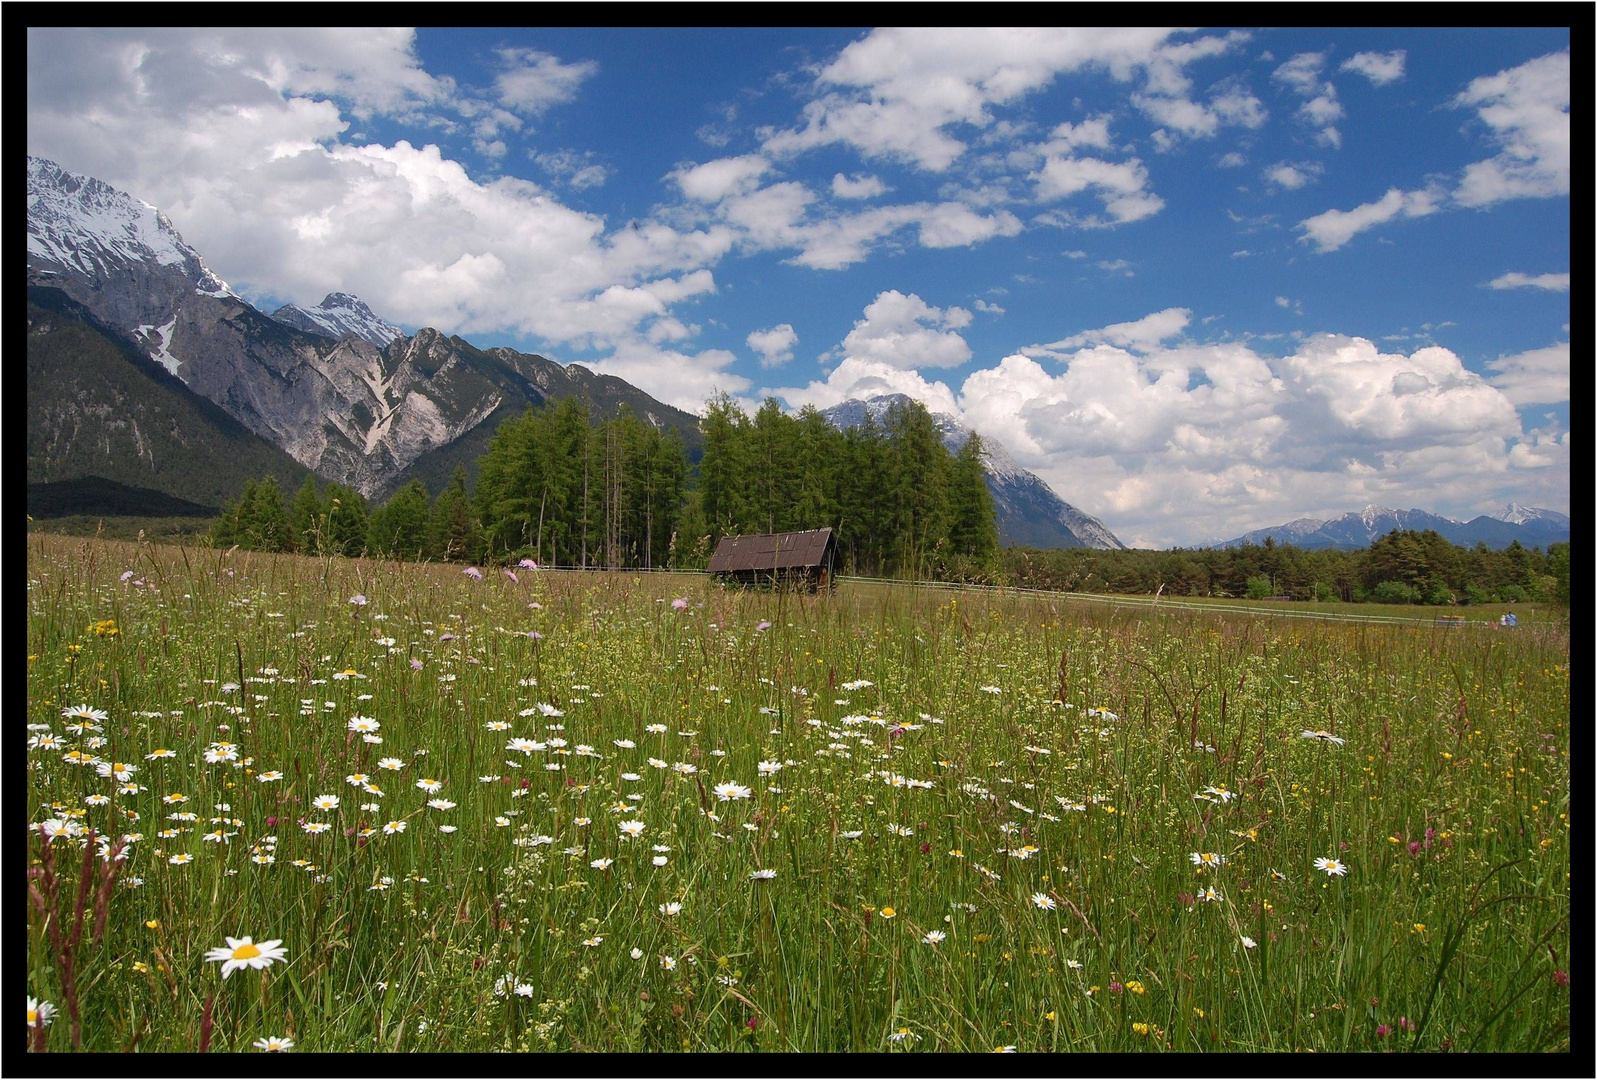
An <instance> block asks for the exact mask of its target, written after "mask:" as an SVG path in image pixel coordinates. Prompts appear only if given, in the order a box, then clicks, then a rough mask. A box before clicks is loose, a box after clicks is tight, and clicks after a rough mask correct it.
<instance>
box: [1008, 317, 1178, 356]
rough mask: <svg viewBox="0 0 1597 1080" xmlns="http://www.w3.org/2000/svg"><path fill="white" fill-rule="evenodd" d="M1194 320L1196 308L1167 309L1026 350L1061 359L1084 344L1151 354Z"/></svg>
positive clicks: (1030, 352) (1028, 352) (1032, 346)
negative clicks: (1114, 346)
mask: <svg viewBox="0 0 1597 1080" xmlns="http://www.w3.org/2000/svg"><path fill="white" fill-rule="evenodd" d="M1191 321H1192V309H1190V308H1165V309H1164V310H1163V311H1155V312H1154V313H1153V314H1151V315H1144V316H1143V317H1142V318H1140V319H1134V320H1132V321H1130V322H1122V323H1112V324H1110V325H1109V326H1104V327H1100V328H1099V329H1097V330H1084V331H1082V332H1081V333H1079V334H1072V335H1071V336H1070V337H1067V338H1061V339H1060V340H1058V341H1053V342H1049V343H1048V344H1046V345H1031V346H1028V347H1027V348H1025V349H1024V350H1022V351H1023V352H1025V353H1026V354H1027V355H1029V356H1051V357H1054V358H1055V359H1059V358H1061V357H1062V356H1063V355H1064V353H1066V352H1068V351H1069V350H1071V349H1078V348H1081V347H1082V346H1084V345H1100V344H1108V345H1119V346H1123V347H1125V348H1129V349H1136V350H1137V351H1138V352H1150V351H1152V350H1154V349H1157V348H1159V345H1160V343H1161V342H1163V341H1166V340H1168V339H1169V338H1173V337H1175V336H1176V335H1177V334H1179V333H1181V331H1183V330H1185V329H1186V328H1187V324H1188V323H1189V322H1191Z"/></svg>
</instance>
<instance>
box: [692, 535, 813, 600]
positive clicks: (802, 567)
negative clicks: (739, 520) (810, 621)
mask: <svg viewBox="0 0 1597 1080" xmlns="http://www.w3.org/2000/svg"><path fill="white" fill-rule="evenodd" d="M836 554H837V541H836V540H835V539H834V538H833V536H832V530H831V529H811V530H809V531H808V532H785V533H765V534H762V535H759V536H728V537H724V538H722V540H721V542H720V543H719V544H717V545H716V546H715V554H714V555H712V556H711V557H710V573H712V574H714V575H716V576H717V577H719V578H720V579H721V580H723V581H736V582H738V583H739V584H742V585H761V584H765V585H782V584H790V585H799V586H802V587H804V588H807V589H809V590H810V591H811V592H813V591H815V590H816V589H823V588H830V587H831V585H832V560H833V558H834V557H835V556H836Z"/></svg>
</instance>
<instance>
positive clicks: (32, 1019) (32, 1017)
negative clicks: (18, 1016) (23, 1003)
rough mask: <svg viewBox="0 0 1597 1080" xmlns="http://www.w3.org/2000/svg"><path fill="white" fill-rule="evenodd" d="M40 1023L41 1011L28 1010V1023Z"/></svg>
mask: <svg viewBox="0 0 1597 1080" xmlns="http://www.w3.org/2000/svg"><path fill="white" fill-rule="evenodd" d="M38 1022H39V1010H38V1009H29V1010H28V1023H30V1024H36V1023H38Z"/></svg>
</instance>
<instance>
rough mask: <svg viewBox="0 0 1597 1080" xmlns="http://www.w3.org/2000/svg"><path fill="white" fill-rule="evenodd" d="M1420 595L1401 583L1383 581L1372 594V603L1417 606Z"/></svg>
mask: <svg viewBox="0 0 1597 1080" xmlns="http://www.w3.org/2000/svg"><path fill="white" fill-rule="evenodd" d="M1419 599H1420V594H1419V592H1418V591H1416V590H1415V589H1414V588H1412V587H1411V586H1408V585H1405V584H1403V583H1402V582H1401V581H1383V582H1381V583H1380V584H1379V585H1377V586H1375V588H1374V589H1373V590H1371V592H1370V601H1371V602H1372V603H1376V604H1417V603H1419Z"/></svg>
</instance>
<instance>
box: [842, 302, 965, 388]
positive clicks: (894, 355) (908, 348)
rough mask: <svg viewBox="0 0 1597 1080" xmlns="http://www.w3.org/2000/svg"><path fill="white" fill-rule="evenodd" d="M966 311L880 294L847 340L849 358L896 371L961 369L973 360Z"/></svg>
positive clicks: (845, 340)
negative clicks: (963, 331) (967, 340)
mask: <svg viewBox="0 0 1597 1080" xmlns="http://www.w3.org/2000/svg"><path fill="white" fill-rule="evenodd" d="M971 317H972V316H971V313H970V312H969V311H966V310H965V309H964V308H961V307H948V308H937V307H933V306H932V305H930V304H928V303H926V301H924V300H922V299H921V298H920V297H919V296H916V295H915V294H914V293H909V294H908V295H905V294H904V293H901V292H899V291H898V290H897V289H889V290H888V291H887V292H884V293H880V294H879V295H878V296H877V297H876V299H875V300H873V301H871V303H870V304H869V305H868V306H867V307H866V308H865V317H864V318H863V319H860V320H858V321H857V322H855V323H854V329H852V330H850V331H849V334H848V336H847V337H846V338H844V339H843V345H842V349H843V352H844V354H845V356H847V357H850V358H852V359H856V360H863V361H869V362H872V363H877V364H884V365H886V366H888V367H893V368H904V369H907V368H921V367H958V366H959V365H960V364H963V363H964V362H965V361H967V360H969V359H970V346H969V345H967V344H965V339H964V338H963V337H961V336H960V335H959V331H960V330H961V329H963V328H964V327H967V326H969V325H970V321H971Z"/></svg>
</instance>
